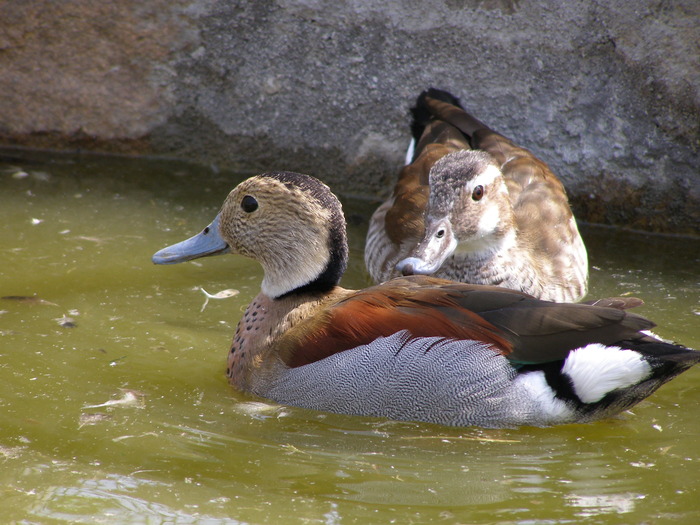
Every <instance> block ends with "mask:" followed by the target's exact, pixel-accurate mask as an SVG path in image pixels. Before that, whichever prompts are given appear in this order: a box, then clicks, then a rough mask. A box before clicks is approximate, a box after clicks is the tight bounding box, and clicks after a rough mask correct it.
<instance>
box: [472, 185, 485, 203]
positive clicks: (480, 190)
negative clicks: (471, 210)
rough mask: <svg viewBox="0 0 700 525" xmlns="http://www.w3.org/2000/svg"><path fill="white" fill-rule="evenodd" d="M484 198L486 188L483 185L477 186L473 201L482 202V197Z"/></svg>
mask: <svg viewBox="0 0 700 525" xmlns="http://www.w3.org/2000/svg"><path fill="white" fill-rule="evenodd" d="M483 196H484V187H483V186H482V185H479V186H477V187H476V188H474V191H473V192H472V200H475V201H480V200H481V197H483Z"/></svg>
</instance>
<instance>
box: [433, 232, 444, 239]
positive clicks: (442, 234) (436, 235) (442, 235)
mask: <svg viewBox="0 0 700 525" xmlns="http://www.w3.org/2000/svg"><path fill="white" fill-rule="evenodd" d="M444 236H445V230H438V232H437V233H436V234H435V237H437V238H438V239H442V238H443V237H444Z"/></svg>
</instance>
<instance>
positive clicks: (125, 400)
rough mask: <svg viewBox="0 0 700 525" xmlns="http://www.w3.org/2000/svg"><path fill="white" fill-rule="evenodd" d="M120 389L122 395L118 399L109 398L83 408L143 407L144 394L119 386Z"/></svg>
mask: <svg viewBox="0 0 700 525" xmlns="http://www.w3.org/2000/svg"><path fill="white" fill-rule="evenodd" d="M120 390H121V391H122V397H120V398H119V399H110V400H109V401H105V402H104V403H100V404H99V405H86V406H84V407H83V409H86V408H102V407H114V406H132V405H133V406H135V407H136V408H143V398H144V396H145V394H144V393H142V392H137V391H136V390H129V389H125V388H121V389H120Z"/></svg>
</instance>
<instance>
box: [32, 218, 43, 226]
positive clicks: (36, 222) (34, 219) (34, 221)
mask: <svg viewBox="0 0 700 525" xmlns="http://www.w3.org/2000/svg"><path fill="white" fill-rule="evenodd" d="M42 222H44V219H37V218H35V217H32V225H34V226H36V225H37V224H41V223H42Z"/></svg>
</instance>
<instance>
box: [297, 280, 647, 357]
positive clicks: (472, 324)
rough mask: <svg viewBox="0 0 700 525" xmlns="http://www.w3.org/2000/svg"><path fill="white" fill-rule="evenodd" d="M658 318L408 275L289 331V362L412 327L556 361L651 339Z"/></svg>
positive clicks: (511, 353) (504, 351)
mask: <svg viewBox="0 0 700 525" xmlns="http://www.w3.org/2000/svg"><path fill="white" fill-rule="evenodd" d="M653 326H654V323H652V322H651V321H649V320H648V319H645V318H644V317H641V316H639V315H636V314H632V313H629V312H626V311H624V310H621V309H619V308H608V307H601V306H594V305H589V304H575V303H553V302H549V301H541V300H539V299H535V298H534V297H532V296H529V295H527V294H524V293H521V292H517V291H514V290H508V289H505V288H500V287H496V286H478V285H470V284H463V283H455V282H452V281H446V280H443V279H437V278H434V277H426V276H410V277H402V278H398V279H393V280H391V281H388V282H386V283H383V284H380V285H378V286H374V287H372V288H367V289H365V290H362V291H359V292H355V293H354V294H352V295H350V296H349V297H347V298H345V299H343V300H341V301H339V302H338V303H336V304H335V305H333V306H331V307H330V308H328V309H327V310H325V311H324V312H323V314H321V315H320V317H317V318H314V319H313V320H310V321H308V324H307V323H302V324H301V325H300V326H298V327H296V328H297V329H295V330H292V331H291V332H290V333H297V334H299V335H298V336H295V337H294V339H293V348H292V349H291V351H290V352H288V353H287V355H288V356H289V357H288V359H287V364H288V365H289V366H301V365H304V364H308V363H312V362H314V361H318V360H320V359H323V358H325V357H328V356H329V355H332V354H334V353H336V352H341V351H343V350H348V349H350V348H354V347H356V346H359V345H362V344H367V343H370V342H372V341H374V340H375V339H376V338H378V337H380V336H388V335H391V334H394V333H396V332H399V331H401V330H408V331H409V332H410V333H411V335H412V336H413V337H429V336H441V337H445V338H448V339H469V340H476V341H482V342H485V343H487V344H489V345H491V346H492V347H493V348H494V351H495V352H498V353H500V354H502V355H505V356H506V357H508V359H509V360H511V361H512V362H513V363H515V364H534V363H545V362H550V361H558V360H562V359H564V358H566V356H567V354H568V353H569V351H571V350H572V349H575V348H579V347H581V346H585V345H587V344H590V343H601V344H604V345H612V344H615V343H618V342H621V341H652V340H654V339H653V338H651V337H648V336H646V335H645V334H643V333H640V330H646V329H649V328H652V327H653Z"/></svg>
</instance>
